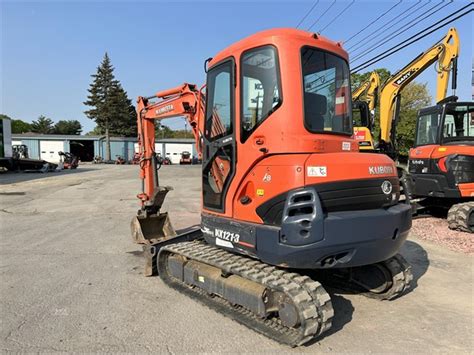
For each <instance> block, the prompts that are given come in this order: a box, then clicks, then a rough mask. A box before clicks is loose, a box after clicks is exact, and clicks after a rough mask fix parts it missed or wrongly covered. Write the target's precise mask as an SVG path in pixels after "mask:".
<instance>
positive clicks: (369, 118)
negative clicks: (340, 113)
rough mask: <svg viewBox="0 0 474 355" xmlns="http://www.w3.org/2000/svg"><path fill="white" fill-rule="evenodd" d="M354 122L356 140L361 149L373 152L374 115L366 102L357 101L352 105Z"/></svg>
mask: <svg viewBox="0 0 474 355" xmlns="http://www.w3.org/2000/svg"><path fill="white" fill-rule="evenodd" d="M352 121H353V125H354V138H355V139H356V140H357V142H358V143H359V149H360V150H364V151H371V150H373V149H374V141H373V138H372V133H371V132H372V129H373V127H374V123H375V122H374V115H373V114H372V112H371V110H370V108H369V104H368V103H367V102H366V101H362V100H357V101H354V102H353V103H352Z"/></svg>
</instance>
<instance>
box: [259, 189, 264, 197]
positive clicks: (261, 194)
mask: <svg viewBox="0 0 474 355" xmlns="http://www.w3.org/2000/svg"><path fill="white" fill-rule="evenodd" d="M263 195H265V190H264V189H257V196H263Z"/></svg>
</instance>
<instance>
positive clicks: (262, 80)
mask: <svg viewBox="0 0 474 355" xmlns="http://www.w3.org/2000/svg"><path fill="white" fill-rule="evenodd" d="M241 68H242V74H241V86H242V89H241V101H242V111H241V127H242V134H241V139H242V142H244V141H245V140H247V138H248V137H249V136H250V135H251V134H252V132H253V131H254V130H255V129H256V128H257V127H258V126H259V125H260V124H261V123H262V122H263V121H264V120H265V119H266V118H267V117H268V116H270V115H271V114H272V113H273V112H274V111H275V110H276V109H277V108H278V107H279V106H280V104H281V101H282V99H281V89H280V71H279V68H278V58H277V53H276V49H275V48H274V47H272V46H265V47H259V48H255V49H251V50H249V51H246V52H245V53H244V54H243V55H242V59H241Z"/></svg>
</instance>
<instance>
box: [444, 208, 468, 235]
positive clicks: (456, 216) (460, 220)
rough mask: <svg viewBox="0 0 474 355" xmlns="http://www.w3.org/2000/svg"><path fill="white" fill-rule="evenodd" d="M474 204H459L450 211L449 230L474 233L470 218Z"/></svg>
mask: <svg viewBox="0 0 474 355" xmlns="http://www.w3.org/2000/svg"><path fill="white" fill-rule="evenodd" d="M473 208H474V202H464V203H457V204H455V205H453V206H452V207H451V208H450V209H449V211H448V226H449V229H454V230H460V231H463V232H467V233H474V230H472V229H471V228H470V227H469V216H470V214H471V213H473V211H472V209H473Z"/></svg>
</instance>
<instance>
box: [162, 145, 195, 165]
mask: <svg viewBox="0 0 474 355" xmlns="http://www.w3.org/2000/svg"><path fill="white" fill-rule="evenodd" d="M165 151H166V156H167V157H168V158H170V160H171V163H172V164H179V161H180V160H181V153H182V152H190V153H191V154H192V153H193V144H192V143H190V144H178V143H166V147H165Z"/></svg>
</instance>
